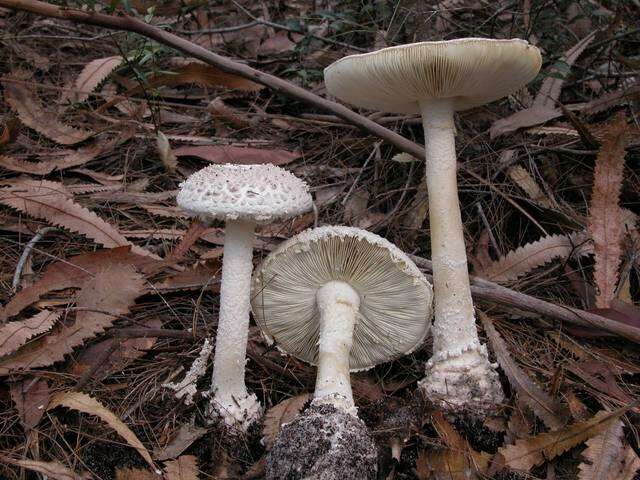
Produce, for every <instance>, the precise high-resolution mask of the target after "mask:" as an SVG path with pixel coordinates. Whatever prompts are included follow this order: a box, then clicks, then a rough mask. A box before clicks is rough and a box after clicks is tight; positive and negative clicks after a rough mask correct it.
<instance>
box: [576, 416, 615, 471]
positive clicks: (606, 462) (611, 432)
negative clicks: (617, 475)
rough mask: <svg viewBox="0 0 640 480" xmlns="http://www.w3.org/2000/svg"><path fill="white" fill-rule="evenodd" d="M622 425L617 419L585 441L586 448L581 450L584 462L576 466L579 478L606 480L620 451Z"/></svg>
mask: <svg viewBox="0 0 640 480" xmlns="http://www.w3.org/2000/svg"><path fill="white" fill-rule="evenodd" d="M622 427H623V423H622V422H621V421H620V420H617V421H615V422H613V423H612V424H611V425H609V427H608V428H607V429H606V430H604V431H603V432H602V433H599V434H598V435H596V436H595V437H592V438H590V439H589V440H588V441H587V448H586V449H585V450H584V452H582V456H583V457H584V459H585V460H586V462H582V463H581V464H580V465H579V467H578V469H579V470H580V474H579V475H578V478H579V479H580V480H607V478H608V476H609V473H610V472H611V471H612V470H613V468H614V466H615V463H616V461H617V459H618V456H619V455H620V453H621V452H622V440H623V438H624V437H623V433H622Z"/></svg>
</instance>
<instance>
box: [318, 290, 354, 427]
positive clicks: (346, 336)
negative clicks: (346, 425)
mask: <svg viewBox="0 0 640 480" xmlns="http://www.w3.org/2000/svg"><path fill="white" fill-rule="evenodd" d="M316 301H317V304H318V310H319V311H320V341H319V353H318V374H317V377H316V389H315V393H314V395H313V397H314V399H313V403H314V404H316V405H317V404H331V405H333V406H335V407H336V408H338V409H340V410H343V411H344V412H346V413H351V414H354V415H355V414H356V408H355V405H354V403H353V394H352V392H351V378H350V374H349V356H350V353H351V346H352V344H353V329H354V327H355V323H356V315H357V314H358V309H359V308H360V296H359V295H358V293H357V292H356V291H355V290H354V289H353V288H352V287H351V286H350V285H349V284H347V283H345V282H340V281H332V282H329V283H327V284H325V285H324V286H323V287H322V288H320V289H319V290H318V292H317V293H316Z"/></svg>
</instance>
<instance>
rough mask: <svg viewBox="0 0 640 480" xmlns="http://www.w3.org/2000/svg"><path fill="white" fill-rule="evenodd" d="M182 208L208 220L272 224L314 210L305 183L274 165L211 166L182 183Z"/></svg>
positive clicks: (179, 194) (179, 195)
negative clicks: (277, 220) (280, 219)
mask: <svg viewBox="0 0 640 480" xmlns="http://www.w3.org/2000/svg"><path fill="white" fill-rule="evenodd" d="M177 202H178V205H179V206H180V207H181V208H183V209H184V210H186V211H187V212H189V213H192V214H195V215H198V216H200V217H201V218H203V219H204V220H216V219H217V220H250V221H254V222H257V223H268V222H271V221H273V220H275V219H278V218H288V217H294V216H296V215H299V214H301V213H305V212H308V211H309V210H311V208H312V206H313V203H312V199H311V195H310V194H309V188H308V186H307V184H306V183H305V182H303V181H302V180H300V179H299V178H297V177H296V176H295V175H293V174H292V173H290V172H288V171H287V170H285V169H283V168H280V167H276V166H275V165H271V164H264V165H232V164H225V165H209V166H208V167H205V168H203V169H202V170H198V171H197V172H195V173H194V174H193V175H191V176H190V177H189V178H187V179H186V180H185V181H184V182H182V183H181V184H180V192H179V193H178V197H177Z"/></svg>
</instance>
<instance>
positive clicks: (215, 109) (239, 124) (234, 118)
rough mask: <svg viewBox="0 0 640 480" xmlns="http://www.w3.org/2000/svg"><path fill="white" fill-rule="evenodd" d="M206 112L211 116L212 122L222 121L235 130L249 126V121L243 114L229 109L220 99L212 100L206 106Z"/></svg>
mask: <svg viewBox="0 0 640 480" xmlns="http://www.w3.org/2000/svg"><path fill="white" fill-rule="evenodd" d="M207 111H208V112H209V113H210V114H211V118H212V119H213V120H214V122H220V120H224V121H226V122H228V123H230V124H231V125H233V126H234V127H236V128H246V127H248V126H250V125H251V120H250V119H249V118H248V117H247V116H246V115H245V114H244V113H242V112H240V111H238V110H236V109H234V108H231V107H230V106H229V105H227V104H226V103H224V100H222V98H220V97H216V98H214V99H213V100H212V101H211V103H209V105H207ZM216 130H217V127H216Z"/></svg>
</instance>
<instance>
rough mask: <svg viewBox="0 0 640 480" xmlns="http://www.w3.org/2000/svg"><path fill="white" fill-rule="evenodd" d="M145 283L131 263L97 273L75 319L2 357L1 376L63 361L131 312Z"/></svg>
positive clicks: (84, 290) (87, 284) (85, 289)
mask: <svg viewBox="0 0 640 480" xmlns="http://www.w3.org/2000/svg"><path fill="white" fill-rule="evenodd" d="M144 286H145V281H144V279H143V278H142V276H141V275H140V274H139V273H136V272H135V271H134V270H133V268H131V267H129V266H125V265H116V266H112V267H110V268H108V269H106V270H103V271H100V272H98V273H96V275H95V277H93V278H90V279H89V280H87V281H86V282H85V284H84V286H83V288H82V289H81V290H80V293H79V294H78V298H77V300H76V309H77V312H76V318H75V322H73V323H72V324H71V325H69V324H64V325H61V326H60V327H58V328H56V329H55V330H54V331H53V332H52V333H50V334H49V335H46V336H44V337H42V338H40V339H38V340H36V341H34V342H31V343H29V344H28V345H26V346H25V347H23V348H21V349H20V350H18V352H17V353H15V354H14V355H12V356H11V357H8V358H5V359H2V360H0V376H3V375H8V374H10V373H11V372H14V371H16V370H23V369H32V368H36V367H44V366H48V365H52V364H53V363H55V362H59V361H61V360H63V359H64V357H65V355H67V354H69V353H71V351H72V350H73V349H74V348H75V347H77V346H78V345H81V344H82V343H83V342H84V341H85V340H86V339H88V338H92V337H94V336H95V335H97V334H98V333H101V332H103V331H104V330H105V329H106V328H108V327H110V326H111V325H112V323H113V322H114V321H115V320H116V319H117V316H119V315H124V314H126V313H128V312H129V307H130V306H131V305H132V304H133V302H134V301H135V299H136V298H137V297H139V296H140V295H141V293H142V292H143V291H144ZM103 312H110V314H107V313H103Z"/></svg>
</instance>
